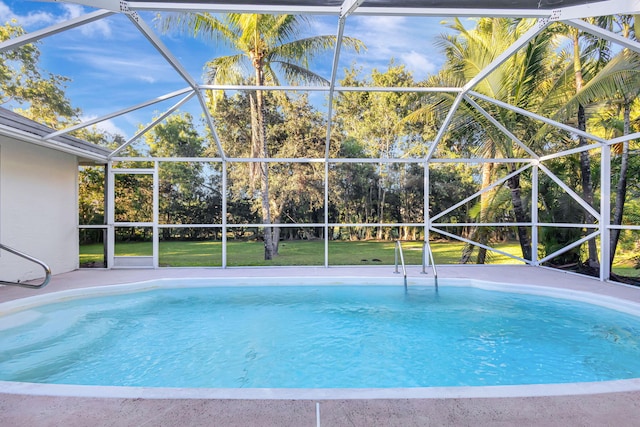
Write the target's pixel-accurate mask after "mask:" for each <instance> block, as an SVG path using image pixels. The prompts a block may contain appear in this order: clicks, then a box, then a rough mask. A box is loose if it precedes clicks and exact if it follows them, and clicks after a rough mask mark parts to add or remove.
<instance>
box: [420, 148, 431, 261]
mask: <svg viewBox="0 0 640 427" xmlns="http://www.w3.org/2000/svg"><path fill="white" fill-rule="evenodd" d="M422 167H423V169H424V171H423V172H424V189H423V194H424V201H423V205H424V207H423V209H424V212H423V217H424V218H423V220H424V241H425V242H428V241H429V227H431V212H430V211H429V210H430V209H429V186H430V181H429V179H430V177H429V161H427V160H426V159H425V161H424V163H423V166H422ZM423 258H424V257H423ZM422 266H423V268H424V262H423V265H422Z"/></svg>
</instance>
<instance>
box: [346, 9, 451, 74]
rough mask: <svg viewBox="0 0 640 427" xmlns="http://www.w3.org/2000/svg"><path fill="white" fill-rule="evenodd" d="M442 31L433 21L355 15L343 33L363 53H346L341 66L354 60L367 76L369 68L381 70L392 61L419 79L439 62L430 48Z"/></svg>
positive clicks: (440, 59)
mask: <svg viewBox="0 0 640 427" xmlns="http://www.w3.org/2000/svg"><path fill="white" fill-rule="evenodd" d="M442 31H443V27H442V26H441V25H440V24H439V20H438V19H436V18H434V19H433V21H425V20H424V19H415V18H412V17H400V16H356V17H354V18H352V20H350V21H348V22H347V26H346V27H345V34H347V35H353V36H355V37H357V38H359V39H360V40H361V41H362V42H364V44H365V45H366V46H367V51H366V52H364V53H361V54H346V55H344V60H343V61H342V62H341V64H345V65H346V64H350V63H351V62H354V61H355V62H357V63H358V64H359V65H361V66H363V68H364V72H365V73H369V72H370V71H371V70H372V69H373V68H377V69H378V70H380V71H383V70H385V69H386V68H387V66H388V65H389V63H390V61H391V59H392V58H393V59H395V63H396V64H402V65H405V66H406V68H407V70H408V71H411V72H412V74H413V76H414V79H416V80H420V79H423V78H425V77H426V76H427V75H428V74H430V73H433V72H435V71H436V70H437V69H438V64H439V63H441V62H442V56H443V55H442V54H441V53H440V52H439V51H438V50H437V48H436V47H435V46H434V40H435V38H436V37H437V35H438V34H439V33H441V32H442ZM343 66H344V65H343Z"/></svg>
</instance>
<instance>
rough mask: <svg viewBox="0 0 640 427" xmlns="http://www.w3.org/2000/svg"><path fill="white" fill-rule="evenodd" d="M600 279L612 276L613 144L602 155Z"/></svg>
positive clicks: (605, 148)
mask: <svg viewBox="0 0 640 427" xmlns="http://www.w3.org/2000/svg"><path fill="white" fill-rule="evenodd" d="M598 227H599V228H600V280H602V281H605V280H609V279H610V278H611V263H610V261H609V260H610V259H611V255H612V254H611V228H610V227H611V145H608V144H605V145H603V146H602V149H601V155H600V223H599V224H598Z"/></svg>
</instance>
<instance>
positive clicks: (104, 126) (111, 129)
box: [81, 116, 127, 138]
mask: <svg viewBox="0 0 640 427" xmlns="http://www.w3.org/2000/svg"><path fill="white" fill-rule="evenodd" d="M97 117H98V116H83V117H82V118H81V120H82V121H83V122H85V121H89V120H93V119H96V118H97ZM93 127H95V128H96V129H98V130H100V131H103V132H107V133H109V134H111V135H122V136H123V137H125V138H126V137H127V132H125V131H123V130H122V129H120V128H119V127H118V126H117V125H116V124H115V123H114V122H113V121H111V120H105V121H103V122H100V123H96V124H95V125H93Z"/></svg>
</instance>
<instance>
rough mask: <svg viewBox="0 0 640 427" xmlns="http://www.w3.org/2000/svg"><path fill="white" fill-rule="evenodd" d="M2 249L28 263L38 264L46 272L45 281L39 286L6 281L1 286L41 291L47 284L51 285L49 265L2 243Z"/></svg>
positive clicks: (0, 245) (1, 282)
mask: <svg viewBox="0 0 640 427" xmlns="http://www.w3.org/2000/svg"><path fill="white" fill-rule="evenodd" d="M0 249H4V250H5V251H7V252H11V253H12V254H14V255H17V256H19V257H21V258H24V259H26V260H28V261H31V262H35V263H36V264H38V265H40V266H41V267H42V268H44V272H45V276H44V281H43V282H42V283H40V284H39V285H31V284H29V283H20V282H8V281H5V280H0V285H8V286H20V287H22V288H29V289H41V288H44V287H45V286H47V284H48V283H49V280H51V269H50V268H49V266H48V265H47V264H45V263H44V262H42V261H40V260H39V259H37V258H34V257H32V256H30V255H27V254H25V253H24V252H20V251H19V250H17V249H13V248H10V247H9V246H7V245H3V244H2V243H0Z"/></svg>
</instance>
